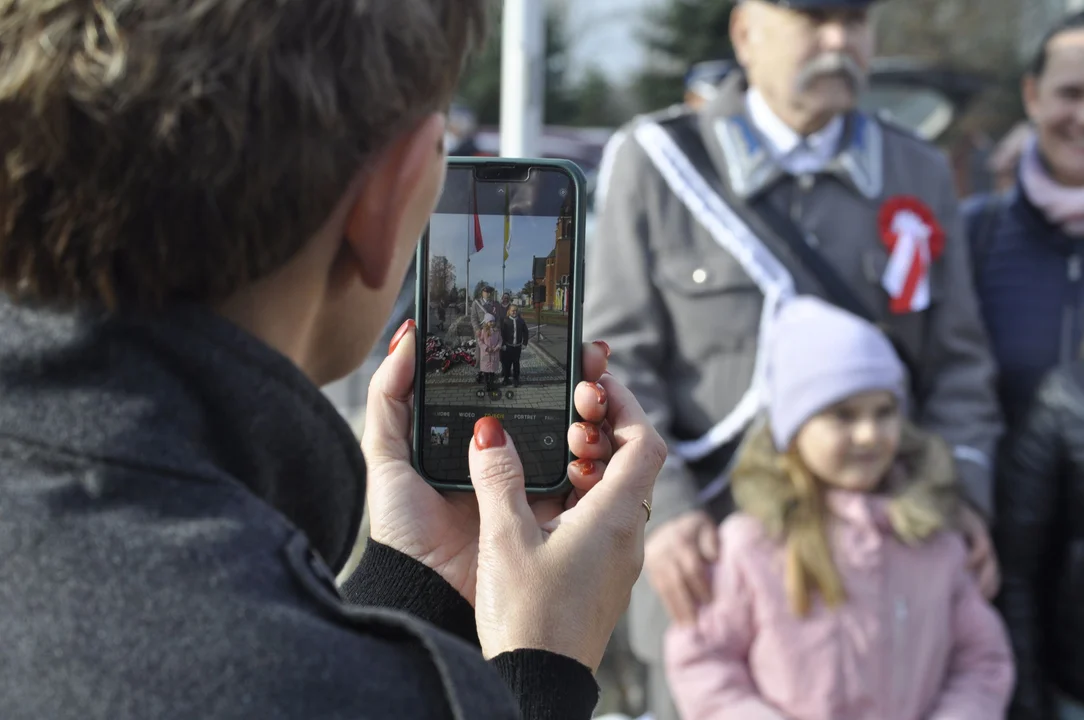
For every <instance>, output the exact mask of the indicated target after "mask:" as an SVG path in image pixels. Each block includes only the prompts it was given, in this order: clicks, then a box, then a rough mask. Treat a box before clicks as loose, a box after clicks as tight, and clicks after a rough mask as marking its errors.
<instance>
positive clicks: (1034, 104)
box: [1020, 73, 1039, 122]
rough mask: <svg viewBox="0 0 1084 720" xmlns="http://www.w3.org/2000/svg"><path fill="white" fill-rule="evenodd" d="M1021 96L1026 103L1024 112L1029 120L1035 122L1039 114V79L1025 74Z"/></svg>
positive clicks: (1021, 85) (1021, 84) (1021, 83)
mask: <svg viewBox="0 0 1084 720" xmlns="http://www.w3.org/2000/svg"><path fill="white" fill-rule="evenodd" d="M1020 96H1021V97H1022V99H1023V101H1024V112H1025V113H1027V116H1028V119H1029V120H1031V121H1032V122H1035V118H1036V117H1037V116H1038V114H1039V78H1037V77H1035V76H1034V75H1033V74H1031V73H1025V74H1024V77H1023V79H1021V81H1020Z"/></svg>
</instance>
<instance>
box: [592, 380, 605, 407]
mask: <svg viewBox="0 0 1084 720" xmlns="http://www.w3.org/2000/svg"><path fill="white" fill-rule="evenodd" d="M595 395H596V396H598V404H599V405H605V404H606V398H607V397H608V396H607V395H606V388H604V387H602V383H595Z"/></svg>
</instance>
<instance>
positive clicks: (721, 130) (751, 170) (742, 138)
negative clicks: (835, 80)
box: [699, 72, 884, 199]
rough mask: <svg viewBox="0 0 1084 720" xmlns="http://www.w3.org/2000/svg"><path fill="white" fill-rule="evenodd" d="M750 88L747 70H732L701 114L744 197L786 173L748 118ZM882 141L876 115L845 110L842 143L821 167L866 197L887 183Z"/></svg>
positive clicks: (713, 150)
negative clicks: (746, 100) (884, 182)
mask: <svg viewBox="0 0 1084 720" xmlns="http://www.w3.org/2000/svg"><path fill="white" fill-rule="evenodd" d="M747 89H748V84H747V83H746V80H745V75H744V73H741V72H734V73H731V75H730V76H728V77H727V78H726V80H724V81H723V84H722V85H721V87H720V90H719V94H718V95H716V97H715V98H714V99H713V100H712V102H711V103H710V104H708V105H707V106H706V107H705V108H704V110H703V112H701V113H700V116H699V122H700V131H701V135H702V136H703V138H704V141H705V144H706V145H707V147H708V153H709V154H710V155H711V157H712V161H713V162H714V163H715V166H716V168H718V169H719V170H720V171H721V172H720V175H721V176H722V177H723V178H724V179H725V180H726V181H727V183H728V184H729V186H730V189H731V190H732V191H733V192H734V194H735V195H737V196H738V197H739V198H742V199H750V198H752V197H754V196H756V195H758V194H760V193H762V192H764V191H765V190H767V189H769V188H770V187H771V186H772V185H774V184H775V183H776V182H777V181H778V180H780V179H781V178H783V177H786V176H787V172H786V170H785V169H783V167H782V166H780V165H779V163H778V162H777V161H776V160H775V158H774V157H773V156H772V153H771V151H770V149H769V147H768V145H767V142H766V140H765V139H764V138H763V137H762V136H761V134H760V133H759V132H758V131H757V129H756V127H755V125H754V124H753V122H752V120H750V118H749V115H748V112H747V110H746V104H745V91H746V90H747ZM882 142H883V137H882V134H881V127H880V125H879V124H878V122H877V121H876V120H875V119H874V118H872V117H870V116H868V115H866V114H865V113H862V112H859V111H853V112H850V113H847V115H846V116H845V117H844V130H843V139H842V141H841V143H840V149H839V151H838V152H837V154H836V156H835V157H834V158H833V159H832V160H831V162H829V164H828V166H827V167H826V168H825V169H824V170H823V171H822V172H824V173H826V174H829V175H832V176H834V177H836V178H838V179H839V180H840V181H842V182H843V184H844V185H845V186H847V187H849V188H850V189H851V190H853V191H854V192H856V193H858V194H859V195H862V196H863V197H865V198H868V199H873V198H876V197H878V196H879V195H880V194H881V189H882V185H883V172H884V153H883V149H882Z"/></svg>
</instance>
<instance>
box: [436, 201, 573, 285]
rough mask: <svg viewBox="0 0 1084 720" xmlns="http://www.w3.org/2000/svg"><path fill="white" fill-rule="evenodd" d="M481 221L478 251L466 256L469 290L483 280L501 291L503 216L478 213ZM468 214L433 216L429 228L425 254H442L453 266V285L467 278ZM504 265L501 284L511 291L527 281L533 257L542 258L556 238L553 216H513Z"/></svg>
mask: <svg viewBox="0 0 1084 720" xmlns="http://www.w3.org/2000/svg"><path fill="white" fill-rule="evenodd" d="M478 217H479V219H480V221H481V224H482V244H483V247H482V250H481V251H479V252H477V253H474V254H473V255H471V256H470V289H471V291H473V290H474V286H475V285H477V284H478V281H479V280H486V281H488V282H489V284H490V285H492V286H493V287H494V288H496V289H497V293H498V298H497V299H500V298H499V294H500V292H501V264H502V262H503V260H504V216H503V215H479V216H478ZM473 224H474V222H473V216H472V215H452V214H438V215H434V216H433V219H432V222H431V223H430V231H429V256H430V258H432V257H435V256H437V255H443V256H444V257H446V258H448V261H449V262H451V264H452V265H453V266H454V267H455V283H456V287H459V288H462V287H464V285H465V284H466V281H467V248H468V245H469V244H470V242H471V230H470V228H471V227H472V226H473ZM510 237H511V240H510V241H509V243H508V265H507V267H506V268H505V270H504V287H505V288H507V289H508V290H509V291H511V292H513V293H518V292H519V291H520V290H522V289H523V286H524V284H526V283H527V281H528V280H531V279H532V278H531V275H532V273H533V270H534V264H533V258H534V257H536V256H537V257H546V256H547V255H549V254H550V253H551V252H552V251H553V248H554V245H555V244H556V241H557V218H556V217H548V216H545V217H544V216H527V215H513V216H512V223H511V233H510Z"/></svg>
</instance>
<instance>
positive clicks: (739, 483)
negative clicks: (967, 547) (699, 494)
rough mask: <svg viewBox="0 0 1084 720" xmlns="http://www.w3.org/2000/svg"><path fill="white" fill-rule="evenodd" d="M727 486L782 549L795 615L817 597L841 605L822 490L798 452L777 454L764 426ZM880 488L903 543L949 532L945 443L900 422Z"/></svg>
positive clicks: (951, 492) (950, 485) (951, 485)
mask: <svg viewBox="0 0 1084 720" xmlns="http://www.w3.org/2000/svg"><path fill="white" fill-rule="evenodd" d="M731 482H732V489H733V493H734V500H735V502H736V503H737V505H738V508H739V509H741V510H742V511H743V512H745V513H747V514H749V515H752V516H753V517H755V518H757V519H758V520H760V521H761V522H762V523H763V524H764V526H765V528H766V529H767V530H768V532H769V533H770V534H772V535H773V536H775V537H777V538H780V539H782V540H783V542H784V544H785V553H786V555H785V585H786V590H787V597H788V599H789V600H790V604H791V608H792V609H793V610H794V612H795V614H797V615H799V616H801V617H804V616H806V615H808V614H809V611H810V609H811V606H812V598H813V593H815V592H816V593H819V594H820V596H821V599H822V600H823V601H824V603H825V605H827V606H828V607H835V606H837V605H839V604H841V603H842V602H843V601H844V600H846V591H845V590H844V587H843V581H842V579H841V578H840V575H839V570H838V568H837V567H836V563H835V560H834V558H833V556H832V547H831V544H830V542H829V540H828V533H827V530H828V527H827V526H828V519H829V513H828V510H827V506H826V504H825V499H824V487H823V485H822V483H821V482H820V481H819V480H817V478H815V477H814V476H813V474H812V473H811V472H810V471H809V469H808V468H807V467H806V465H805V463H804V462H802V459H801V457H800V456H799V455H798V452H797V450H795V449H793V448H792V449H791V450H789V451H786V452H779V451H777V450H776V449H775V445H774V444H773V443H772V436H771V431H770V429H769V427H768V426H767V424H766V423H765V424H763V425H761V426H760V427H759V428H757V429H755V430H753V431H752V432H751V434H750V436H749V437H748V438H747V439H746V440H745V442H744V443H743V444H742V449H741V451H740V454H739V456H738V462H737V465H736V467H735V469H734V473H733V476H732V480H731ZM880 491H881V492H883V493H884V494H887V495H889V496H890V497H891V500H890V502H889V509H888V515H889V520H890V522H891V525H892V529H893V531H894V532H895V534H896V536H897V537H899V538H900V539H901V540H902V541H904V542H906V543H908V544H918V543H920V542H922V541H923V540H925V539H927V538H929V537H930V536H931V535H933V534H934V533H936V532H938V531H939V530H942V529H945V528H947V527H951V526H952V525H953V524H954V521H955V514H956V509H957V502H958V495H957V484H956V470H955V465H954V463H953V460H952V454H951V453H950V452H949V449H948V446H947V445H945V443H944V442H943V441H942V440H940V439H939V438H937V437H935V436H933V435H931V434H929V433H926V432H924V431H922V430H919V429H918V428H916V427H915V426H914V425H912V424H910V423H908V422H905V423H904V425H903V430H902V435H901V437H900V447H899V452H898V453H897V457H896V464H895V466H894V467H893V468H892V469H891V470H890V471H889V473H888V476H887V477H886V478H885V482H884V484H883V486H882V487H881V489H880Z"/></svg>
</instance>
